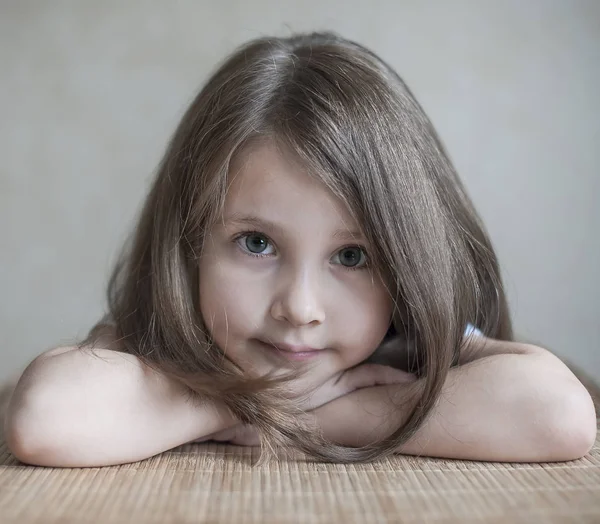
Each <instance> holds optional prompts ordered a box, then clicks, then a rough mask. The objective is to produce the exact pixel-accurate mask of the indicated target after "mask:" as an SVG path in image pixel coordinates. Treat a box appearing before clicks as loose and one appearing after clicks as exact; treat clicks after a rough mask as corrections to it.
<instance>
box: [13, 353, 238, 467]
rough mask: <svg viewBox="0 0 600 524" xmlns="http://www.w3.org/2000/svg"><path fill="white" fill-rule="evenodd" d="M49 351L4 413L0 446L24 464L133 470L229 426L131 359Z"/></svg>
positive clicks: (220, 413) (226, 418) (225, 415)
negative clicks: (137, 464)
mask: <svg viewBox="0 0 600 524" xmlns="http://www.w3.org/2000/svg"><path fill="white" fill-rule="evenodd" d="M54 351H55V352H54V354H52V355H51V356H48V355H42V356H41V357H38V358H37V359H36V360H34V361H33V362H32V363H31V364H30V365H29V367H28V368H27V369H26V370H25V372H24V373H23V375H22V377H21V378H20V380H19V382H18V384H17V386H16V388H15V391H14V393H13V395H12V397H11V400H10V403H9V406H8V411H7V416H6V419H5V434H6V438H7V443H8V445H9V449H10V450H11V451H12V452H13V454H14V455H15V456H16V457H17V458H18V459H20V460H21V461H23V462H26V463H30V464H36V465H42V466H64V467H87V466H105V465H112V464H122V463H126V462H134V461H137V460H142V459H144V458H148V457H150V456H152V455H155V454H157V453H160V452H162V451H165V450H167V449H171V448H173V447H175V446H178V445H180V444H183V443H186V442H190V441H192V440H195V439H199V438H202V437H203V436H204V435H208V434H210V433H214V432H216V431H221V430H223V429H225V428H227V427H230V426H233V425H234V424H236V420H235V419H234V418H233V417H232V416H231V415H230V414H229V412H228V411H227V410H226V409H225V408H224V406H217V405H215V404H208V403H207V404H206V405H204V406H199V405H198V404H197V402H196V401H194V402H192V401H191V400H190V398H189V396H188V395H187V391H186V389H185V387H184V386H182V385H181V384H179V383H177V382H175V381H173V380H170V379H167V378H166V377H165V376H163V375H161V374H158V373H156V372H155V371H153V370H151V369H150V368H148V367H147V366H145V365H143V364H142V363H141V362H140V361H139V359H137V358H136V357H134V356H132V355H129V354H125V353H120V352H117V351H111V350H108V349H95V350H94V352H95V354H96V355H97V356H95V355H93V354H91V353H90V352H89V351H88V350H87V349H86V350H84V351H79V350H75V349H69V350H65V351H63V352H61V351H56V350H54Z"/></svg>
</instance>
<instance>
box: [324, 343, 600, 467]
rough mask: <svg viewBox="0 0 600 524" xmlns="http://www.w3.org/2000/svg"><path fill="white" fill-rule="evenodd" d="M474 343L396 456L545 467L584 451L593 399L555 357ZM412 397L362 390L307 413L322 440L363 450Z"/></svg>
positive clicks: (400, 388) (402, 389) (396, 422)
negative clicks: (542, 464)
mask: <svg viewBox="0 0 600 524" xmlns="http://www.w3.org/2000/svg"><path fill="white" fill-rule="evenodd" d="M477 344H479V351H476V352H474V353H472V354H471V356H467V357H466V358H464V359H463V365H461V366H459V367H457V368H453V369H451V370H450V372H449V375H448V379H447V381H446V383H445V385H444V386H443V392H442V395H441V397H440V399H439V401H438V404H437V406H436V407H435V408H434V410H433V412H432V414H431V415H430V417H429V419H428V420H427V421H426V423H425V424H424V425H423V426H422V427H421V428H420V429H419V431H417V433H416V434H415V436H414V437H413V438H411V439H410V440H409V441H408V442H407V443H406V444H404V445H403V446H401V448H400V449H398V452H400V453H406V454H410V455H426V456H434V457H446V458H458V459H470V460H490V461H509V462H546V461H563V460H572V459H576V458H580V457H581V456H583V455H585V454H586V453H587V452H588V451H589V450H590V449H591V447H592V446H593V444H594V442H595V438H596V414H595V410H594V405H593V402H592V399H591V397H590V395H589V393H588V392H587V390H586V389H585V387H584V386H583V385H582V384H581V383H580V382H579V380H577V378H576V377H575V376H574V375H573V374H572V373H571V371H570V370H569V369H568V368H567V367H566V366H565V365H564V364H563V363H562V362H561V361H560V360H559V359H558V358H557V357H555V356H554V355H552V354H551V353H550V352H548V351H546V350H544V349H542V348H538V347H536V346H532V345H528V344H520V343H515V342H503V341H497V340H492V339H488V338H485V337H481V338H480V339H479V340H478V341H477ZM420 383H421V381H418V382H417V384H420ZM418 392H419V391H418V386H417V388H415V386H414V385H408V386H405V385H391V386H378V387H372V388H366V389H361V390H358V391H355V392H353V393H351V394H349V395H346V396H345V397H341V398H339V399H336V400H334V401H333V402H330V403H329V404H326V405H324V406H322V407H320V408H318V409H316V410H315V411H314V412H313V414H315V416H316V418H317V421H318V423H319V425H320V427H321V428H322V430H323V432H324V435H325V436H326V437H328V438H330V439H332V440H333V441H335V442H337V443H340V444H344V445H348V446H362V445H366V444H369V443H371V442H373V441H374V440H376V439H380V438H384V437H386V436H388V435H390V434H391V433H392V431H393V430H394V429H395V428H397V427H399V426H400V425H401V424H402V422H403V421H404V419H405V417H406V415H407V409H406V407H405V408H404V409H402V406H403V405H404V406H406V405H407V403H406V402H405V401H406V397H407V395H410V394H411V393H412V394H413V395H414V394H416V393H417V394H418ZM394 404H395V405H394Z"/></svg>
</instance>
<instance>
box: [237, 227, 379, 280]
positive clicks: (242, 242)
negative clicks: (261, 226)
mask: <svg viewBox="0 0 600 524" xmlns="http://www.w3.org/2000/svg"><path fill="white" fill-rule="evenodd" d="M234 242H235V243H236V244H237V245H238V246H239V247H240V249H241V250H242V251H243V252H244V253H246V254H247V255H250V256H253V257H261V258H262V257H267V256H269V255H272V254H274V249H273V246H272V244H271V241H270V240H269V237H267V236H266V235H264V234H263V233H259V232H258V231H244V232H243V233H240V234H239V235H237V236H236V237H235V238H234ZM268 246H270V247H271V251H267V247H268ZM335 258H339V260H340V262H339V264H340V265H341V266H343V267H344V269H348V270H350V271H354V270H356V269H363V268H365V267H366V266H367V265H368V262H369V261H368V257H367V253H366V251H365V249H364V248H363V247H361V246H347V247H343V248H342V249H340V250H339V251H338V252H337V253H336V255H335ZM346 264H347V265H346Z"/></svg>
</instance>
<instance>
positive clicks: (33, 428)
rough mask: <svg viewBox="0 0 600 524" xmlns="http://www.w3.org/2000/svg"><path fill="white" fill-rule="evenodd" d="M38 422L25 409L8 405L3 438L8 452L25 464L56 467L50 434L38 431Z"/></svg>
mask: <svg viewBox="0 0 600 524" xmlns="http://www.w3.org/2000/svg"><path fill="white" fill-rule="evenodd" d="M40 425H41V424H40V420H39V418H38V417H36V415H35V414H34V413H32V412H30V411H29V410H28V409H27V408H25V407H21V406H15V405H14V404H12V405H9V409H8V412H7V414H6V418H5V420H4V437H5V441H6V445H7V447H8V450H9V451H10V452H11V453H12V455H13V456H14V457H15V458H16V459H17V460H19V461H20V462H23V463H25V464H30V465H33V466H58V464H54V463H53V461H52V454H51V453H50V451H51V449H50V448H51V446H50V440H51V433H49V432H47V431H40V429H41V428H40Z"/></svg>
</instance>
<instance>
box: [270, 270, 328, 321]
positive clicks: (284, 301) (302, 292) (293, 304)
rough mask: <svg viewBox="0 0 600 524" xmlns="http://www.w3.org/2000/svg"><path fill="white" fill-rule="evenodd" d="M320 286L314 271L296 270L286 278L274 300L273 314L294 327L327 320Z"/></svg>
mask: <svg viewBox="0 0 600 524" xmlns="http://www.w3.org/2000/svg"><path fill="white" fill-rule="evenodd" d="M319 288H320V286H319V282H317V276H316V275H315V274H314V273H311V272H309V271H307V270H302V271H298V272H296V273H295V274H294V275H293V276H291V277H290V278H287V279H284V282H283V284H282V286H281V287H280V288H279V292H278V293H277V294H276V296H275V299H274V300H273V304H272V306H271V316H272V317H273V318H274V319H276V320H283V321H287V322H289V323H290V324H292V325H293V326H294V327H298V326H304V325H308V324H312V323H315V324H321V323H322V322H323V321H324V320H325V310H324V307H323V303H322V301H321V300H320V298H319V295H320V294H319V293H318V291H319ZM320 291H322V289H320Z"/></svg>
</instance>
